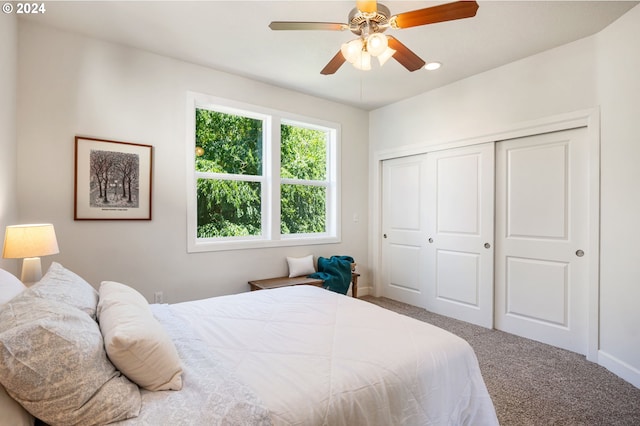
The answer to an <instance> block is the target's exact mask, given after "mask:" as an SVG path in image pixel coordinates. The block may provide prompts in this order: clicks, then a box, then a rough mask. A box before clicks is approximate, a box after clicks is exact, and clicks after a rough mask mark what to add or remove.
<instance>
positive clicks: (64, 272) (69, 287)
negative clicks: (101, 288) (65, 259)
mask: <svg viewBox="0 0 640 426" xmlns="http://www.w3.org/2000/svg"><path fill="white" fill-rule="evenodd" d="M30 289H31V291H33V292H34V293H35V294H37V295H38V296H40V297H42V298H45V299H51V300H57V301H59V302H63V303H66V304H67V305H71V306H74V307H76V308H78V309H80V310H81V311H84V312H86V313H87V314H89V316H91V318H93V319H96V307H97V306H98V292H97V291H96V289H95V288H93V287H92V286H91V284H89V283H88V282H86V281H85V280H84V279H82V278H81V277H80V276H78V275H76V274H75V273H73V272H71V271H70V270H68V269H66V268H65V267H64V266H62V265H61V264H59V263H56V262H53V263H52V264H51V266H50V267H49V270H48V271H47V273H46V274H45V275H44V277H42V279H41V280H40V281H38V282H37V283H36V284H34V285H33V286H31V288H30Z"/></svg>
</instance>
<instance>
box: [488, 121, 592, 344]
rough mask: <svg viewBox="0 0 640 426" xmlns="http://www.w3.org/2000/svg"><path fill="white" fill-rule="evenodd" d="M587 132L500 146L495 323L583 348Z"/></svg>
mask: <svg viewBox="0 0 640 426" xmlns="http://www.w3.org/2000/svg"><path fill="white" fill-rule="evenodd" d="M586 135H587V129H586V127H585V128H579V129H573V130H567V131H561V132H554V133H547V134H541V135H536V136H530V137H526V138H519V139H513V140H509V141H502V142H499V143H498V144H497V146H496V173H497V181H496V227H497V228H496V328H497V329H499V330H503V331H506V332H509V333H513V334H517V335H520V336H524V337H528V338H530V339H534V340H538V341H541V342H544V343H548V344H551V345H554V346H558V347H561V348H565V349H568V350H571V351H574V352H578V353H581V354H585V353H586V351H587V301H588V299H587V292H588V287H587V286H588V265H589V262H590V257H591V256H592V254H591V253H588V250H587V244H588V211H589V205H588V190H589V187H588V181H589V180H588V167H587V166H588V146H587V139H586Z"/></svg>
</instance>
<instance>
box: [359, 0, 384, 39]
mask: <svg viewBox="0 0 640 426" xmlns="http://www.w3.org/2000/svg"><path fill="white" fill-rule="evenodd" d="M390 16H391V12H390V11H389V8H387V6H385V5H383V4H380V3H378V10H377V11H375V12H372V13H363V12H360V11H359V10H358V8H354V9H353V10H352V11H351V12H350V13H349V30H351V32H352V33H354V34H356V35H362V34H363V32H365V31H364V30H365V28H367V22H368V23H369V25H368V32H369V33H381V32H384V31H386V29H387V28H388V27H389V17H390Z"/></svg>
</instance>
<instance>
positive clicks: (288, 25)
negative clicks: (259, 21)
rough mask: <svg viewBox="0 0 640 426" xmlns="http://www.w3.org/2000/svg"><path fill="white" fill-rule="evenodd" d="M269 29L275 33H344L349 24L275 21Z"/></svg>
mask: <svg viewBox="0 0 640 426" xmlns="http://www.w3.org/2000/svg"><path fill="white" fill-rule="evenodd" d="M269 28H271V29H272V30H274V31H280V30H285V31H286V30H305V31H306V30H320V31H344V30H348V29H349V26H348V25H347V24H341V23H337V22H295V21H273V22H272V23H270V24H269Z"/></svg>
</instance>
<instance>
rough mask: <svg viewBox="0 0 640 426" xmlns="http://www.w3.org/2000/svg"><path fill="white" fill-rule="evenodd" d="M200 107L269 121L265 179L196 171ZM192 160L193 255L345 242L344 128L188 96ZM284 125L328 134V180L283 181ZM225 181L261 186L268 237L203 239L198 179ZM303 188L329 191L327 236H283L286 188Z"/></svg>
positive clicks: (189, 236)
mask: <svg viewBox="0 0 640 426" xmlns="http://www.w3.org/2000/svg"><path fill="white" fill-rule="evenodd" d="M196 108H204V109H210V110H213V111H219V112H222V113H228V114H235V115H242V116H245V117H251V118H256V119H260V120H263V144H264V145H263V150H262V152H263V158H264V159H265V161H264V163H263V167H262V169H263V172H262V176H259V177H256V176H252V175H251V176H245V175H229V174H216V173H203V172H196V170H195V167H194V147H195V137H196V125H195V112H196ZM186 110H187V114H186V115H187V126H186V143H185V145H186V160H187V252H189V253H198V252H207V251H221V250H237V249H250V248H266V247H283V246H298V245H314V244H333V243H339V242H340V232H341V226H340V218H341V213H340V185H339V182H340V125H339V124H337V123H333V122H328V121H323V120H318V119H315V118H310V117H304V116H300V115H297V114H293V113H288V112H283V111H277V110H274V109H270V108H265V107H260V106H256V105H250V104H246V103H242V102H236V101H232V100H229V99H224V98H219V97H215V96H210V95H205V94H201V93H195V92H188V93H187V108H186ZM281 124H286V125H292V126H298V127H305V128H310V129H316V130H322V131H325V132H327V133H328V138H327V139H328V140H327V180H326V181H309V180H300V179H282V178H281V177H280V126H281ZM218 176H219V177H222V176H224V179H231V180H242V181H251V182H260V183H261V189H262V200H261V207H262V214H261V216H262V227H261V228H262V235H252V236H245V237H218V238H197V213H198V203H197V189H196V188H197V185H196V183H197V179H198V178H199V177H209V178H216V177H218ZM281 184H302V185H314V186H323V187H326V189H327V200H326V209H327V210H326V232H323V233H312V234H285V235H282V234H281V233H280V186H281Z"/></svg>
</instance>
